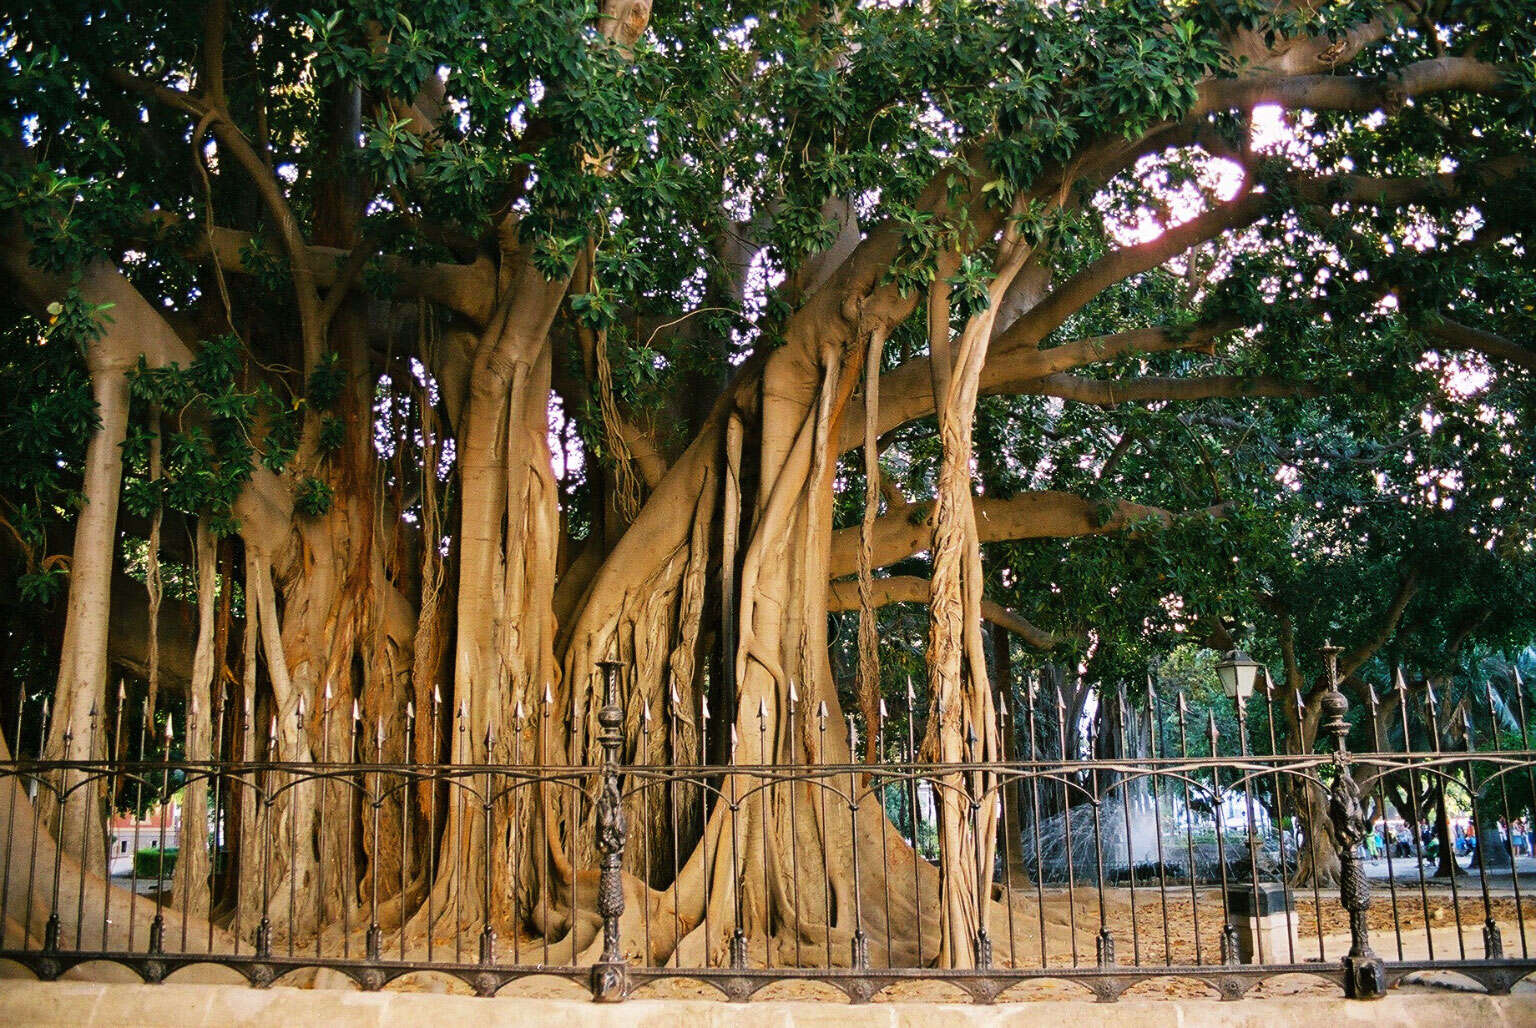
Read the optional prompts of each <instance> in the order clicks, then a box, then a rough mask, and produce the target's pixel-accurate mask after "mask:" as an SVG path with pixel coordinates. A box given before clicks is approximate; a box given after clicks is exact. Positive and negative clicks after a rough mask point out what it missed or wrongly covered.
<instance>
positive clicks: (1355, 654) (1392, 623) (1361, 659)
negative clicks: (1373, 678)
mask: <svg viewBox="0 0 1536 1028" xmlns="http://www.w3.org/2000/svg"><path fill="white" fill-rule="evenodd" d="M1418 589H1419V573H1418V572H1417V571H1416V570H1412V569H1410V570H1409V571H1408V573H1407V574H1405V575H1404V576H1403V580H1402V582H1400V583H1399V584H1398V587H1397V592H1396V593H1395V594H1394V595H1393V597H1392V602H1391V603H1390V604H1388V605H1387V609H1386V611H1385V612H1383V613H1382V615H1381V621H1380V623H1379V624H1378V625H1377V626H1376V631H1375V632H1373V633H1372V634H1371V637H1370V638H1369V639H1366V640H1365V641H1363V642H1362V643H1361V644H1360V645H1359V646H1356V647H1355V648H1354V649H1352V650H1350V651H1349V652H1348V653H1345V654H1344V655H1343V656H1341V657H1340V658H1339V676H1340V677H1341V678H1348V677H1349V676H1350V675H1352V674H1354V673H1355V672H1356V671H1358V670H1359V669H1360V665H1362V664H1364V663H1365V662H1366V661H1368V660H1370V659H1371V657H1372V656H1373V655H1374V654H1375V653H1376V651H1377V650H1379V649H1381V648H1382V647H1383V646H1385V645H1386V644H1387V640H1388V639H1390V638H1392V633H1393V632H1395V631H1397V623H1398V621H1399V620H1401V619H1402V616H1403V611H1404V610H1406V609H1407V607H1408V603H1409V601H1411V600H1412V599H1413V596H1414V593H1416V592H1418Z"/></svg>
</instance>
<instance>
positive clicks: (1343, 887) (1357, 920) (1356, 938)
mask: <svg viewBox="0 0 1536 1028" xmlns="http://www.w3.org/2000/svg"><path fill="white" fill-rule="evenodd" d="M1322 652H1323V661H1324V664H1325V667H1326V669H1327V675H1328V692H1327V693H1325V694H1324V695H1323V701H1322V708H1323V709H1322V713H1323V718H1324V721H1323V725H1322V728H1323V731H1324V732H1326V733H1328V734H1329V735H1331V736H1332V737H1333V766H1334V777H1333V788H1332V789H1331V790H1330V792H1329V797H1328V816H1329V818H1330V819H1331V820H1332V821H1333V832H1334V836H1335V837H1336V838H1337V839H1338V840H1339V846H1340V853H1339V863H1340V865H1341V870H1340V872H1339V897H1340V901H1341V902H1342V903H1343V904H1344V909H1345V910H1347V911H1349V937H1350V947H1349V955H1348V956H1346V957H1345V958H1344V994H1345V995H1347V996H1349V997H1351V998H1353V999H1380V998H1381V997H1382V996H1383V995H1384V994H1385V993H1386V991H1387V976H1386V968H1385V966H1384V965H1383V963H1382V960H1381V958H1380V957H1379V956H1377V955H1376V953H1375V951H1373V950H1372V949H1371V940H1370V927H1369V925H1368V924H1367V923H1366V910H1367V909H1369V908H1370V905H1371V883H1370V881H1369V879H1367V878H1366V876H1365V868H1363V867H1361V866H1360V858H1359V856H1358V854H1357V847H1359V845H1360V843H1361V842H1363V841H1364V840H1365V837H1366V834H1367V833H1369V832H1370V830H1371V828H1370V823H1369V822H1368V821H1367V820H1366V818H1365V811H1364V809H1363V808H1362V807H1361V806H1360V787H1359V786H1358V785H1357V784H1356V783H1355V776H1354V774H1353V773H1352V772H1351V771H1350V766H1349V764H1350V757H1349V746H1348V740H1347V736H1348V735H1349V722H1347V721H1346V720H1344V715H1345V714H1346V713H1347V712H1348V711H1349V701H1348V700H1347V699H1345V698H1344V694H1343V693H1341V692H1340V691H1339V647H1337V646H1334V645H1332V644H1331V643H1330V644H1327V645H1325V646H1324V647H1323V651H1322ZM1314 873H1315V869H1314Z"/></svg>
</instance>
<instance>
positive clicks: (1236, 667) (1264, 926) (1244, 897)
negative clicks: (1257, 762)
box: [1216, 649, 1295, 964]
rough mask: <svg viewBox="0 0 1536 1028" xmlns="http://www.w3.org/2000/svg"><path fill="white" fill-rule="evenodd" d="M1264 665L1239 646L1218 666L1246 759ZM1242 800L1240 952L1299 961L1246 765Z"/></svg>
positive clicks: (1234, 904)
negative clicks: (1265, 878)
mask: <svg viewBox="0 0 1536 1028" xmlns="http://www.w3.org/2000/svg"><path fill="white" fill-rule="evenodd" d="M1263 670H1264V668H1263V665H1261V664H1260V663H1259V662H1258V661H1256V660H1254V659H1253V658H1251V657H1249V656H1248V654H1247V653H1245V652H1243V651H1242V650H1236V649H1235V650H1232V651H1230V652H1229V653H1228V654H1227V655H1226V657H1225V658H1224V659H1223V660H1222V661H1221V662H1220V663H1218V664H1217V665H1216V676H1217V677H1218V678H1220V679H1221V689H1222V691H1223V692H1225V693H1226V694H1227V697H1228V699H1230V700H1232V701H1233V703H1234V705H1235V706H1236V707H1237V739H1238V747H1239V751H1238V752H1239V753H1240V754H1241V759H1242V761H1243V762H1244V763H1245V764H1246V763H1247V760H1248V717H1247V713H1248V712H1247V703H1248V697H1250V696H1252V695H1253V686H1254V683H1255V682H1256V681H1257V680H1258V677H1259V673H1260V672H1261V671H1263ZM1243 805H1244V808H1245V810H1246V813H1247V828H1248V879H1249V880H1248V882H1247V883H1246V884H1244V885H1234V886H1232V887H1231V888H1230V889H1229V891H1228V895H1227V907H1228V910H1229V913H1235V914H1237V915H1238V919H1239V923H1240V924H1241V926H1242V931H1241V932H1240V933H1237V935H1238V937H1237V939H1235V940H1233V941H1235V942H1236V943H1237V947H1236V948H1237V954H1236V956H1237V959H1238V960H1240V961H1241V962H1243V963H1256V964H1263V963H1268V962H1273V963H1280V962H1281V961H1282V960H1283V959H1284V958H1285V956H1289V957H1290V959H1291V960H1293V961H1294V959H1295V957H1294V953H1295V941H1294V939H1292V937H1291V918H1290V906H1291V901H1290V896H1289V894H1288V893H1287V891H1286V888H1285V885H1284V884H1283V883H1280V882H1275V883H1261V882H1260V881H1259V854H1258V839H1257V835H1258V826H1257V825H1256V824H1255V819H1254V815H1253V781H1252V775H1250V774H1249V773H1248V769H1247V768H1244V774H1243ZM1218 816H1224V815H1218ZM1266 947H1267V948H1268V953H1266V952H1265V949H1266Z"/></svg>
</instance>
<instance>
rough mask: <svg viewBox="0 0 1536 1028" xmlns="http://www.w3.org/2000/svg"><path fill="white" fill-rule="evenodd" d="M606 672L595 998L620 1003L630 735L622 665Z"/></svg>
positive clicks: (625, 988) (608, 663)
mask: <svg viewBox="0 0 1536 1028" xmlns="http://www.w3.org/2000/svg"><path fill="white" fill-rule="evenodd" d="M598 665H599V666H600V667H601V668H602V669H603V706H602V709H601V710H599V711H598V713H597V721H598V724H600V725H601V726H602V729H603V734H602V737H601V742H602V745H603V787H602V791H601V792H600V793H598V797H597V849H598V852H600V853H601V854H602V856H603V863H602V871H601V877H600V878H599V879H598V887H597V912H598V915H599V916H600V917H602V919H603V954H602V957H601V958H599V960H598V962H597V963H595V964H593V965H592V998H593V999H594V1000H596V1001H597V1002H599V1003H617V1002H618V1001H619V1000H622V999H623V998H624V997H625V995H626V994H627V993H628V992H629V966H628V965H627V964H626V963H625V962H624V954H623V952H622V951H621V950H620V948H619V916H620V915H621V914H623V913H624V882H623V878H622V876H621V874H620V871H619V868H620V866H621V865H622V863H623V860H624V842H625V837H626V836H627V834H628V831H629V826H628V825H627V824H626V821H625V817H624V798H623V796H622V795H621V794H620V792H619V747H620V746H621V745H622V744H623V741H624V736H623V734H622V732H621V726H622V725H623V724H624V709H623V708H622V707H621V706H620V705H619V692H618V682H617V680H616V676H617V673H618V670H619V668H620V667H621V664H620V663H619V662H618V661H616V660H604V661H599V662H598Z"/></svg>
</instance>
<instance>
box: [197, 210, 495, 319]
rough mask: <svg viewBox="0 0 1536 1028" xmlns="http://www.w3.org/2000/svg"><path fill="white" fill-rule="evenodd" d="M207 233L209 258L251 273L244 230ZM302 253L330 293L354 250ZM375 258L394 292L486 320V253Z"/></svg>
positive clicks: (490, 305)
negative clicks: (458, 258)
mask: <svg viewBox="0 0 1536 1028" xmlns="http://www.w3.org/2000/svg"><path fill="white" fill-rule="evenodd" d="M208 235H209V236H210V237H211V240H210V245H211V247H212V257H213V259H214V260H216V261H218V262H219V266H220V267H222V268H223V269H224V270H225V271H230V272H235V273H238V274H242V275H248V274H250V273H251V271H250V269H249V268H247V267H246V266H245V261H244V260H243V259H242V258H241V256H240V251H241V250H243V249H245V248H246V247H248V246H249V245H250V244H251V240H252V236H251V234H250V233H249V232H242V231H240V230H239V229H232V228H214V229H213V231H212V232H211V233H209V234H208ZM305 252H306V253H307V254H308V255H309V260H310V265H311V267H312V268H313V270H314V280H315V284H316V285H317V286H320V287H321V288H324V289H330V290H332V291H334V290H335V289H336V288H337V285H338V283H339V282H340V281H341V280H342V278H343V276H344V275H346V274H347V270H346V269H347V268H348V267H349V266H351V265H353V264H354V263H357V262H356V261H355V260H354V257H353V254H354V253H355V251H349V250H339V249H336V248H335V247H330V246H307V247H305ZM365 257H366V255H365ZM378 261H379V263H380V264H381V265H382V266H383V269H384V271H385V272H386V273H387V274H388V275H389V277H390V281H391V283H392V284H393V286H394V289H395V295H396V296H401V297H409V298H417V297H419V298H421V299H425V300H429V301H431V302H433V303H440V304H442V305H443V306H444V307H447V308H449V309H450V310H453V311H457V312H458V313H460V314H462V315H464V316H465V317H467V318H469V319H470V320H471V321H473V322H474V323H475V324H476V325H479V326H484V325H486V324H487V323H488V322H489V321H490V319H491V313H492V311H493V309H494V307H495V303H496V267H495V264H494V262H492V260H491V259H490V258H489V257H481V258H479V259H478V260H476V261H475V262H474V263H473V264H444V263H416V262H414V261H411V260H408V259H406V258H404V257H379V258H378ZM360 263H362V264H366V263H367V261H366V259H364V260H362V261H361V262H360Z"/></svg>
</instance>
